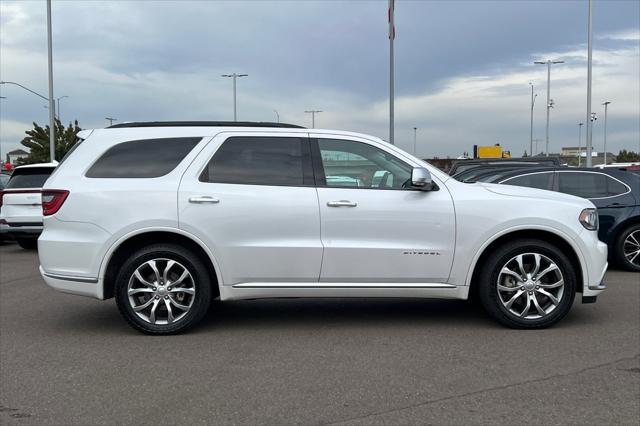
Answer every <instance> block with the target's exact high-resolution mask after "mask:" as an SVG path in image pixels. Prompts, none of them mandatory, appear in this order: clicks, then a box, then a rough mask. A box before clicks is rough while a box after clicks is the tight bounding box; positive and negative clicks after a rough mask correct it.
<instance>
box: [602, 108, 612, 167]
mask: <svg viewBox="0 0 640 426" xmlns="http://www.w3.org/2000/svg"><path fill="white" fill-rule="evenodd" d="M610 103H611V102H609V101H605V102H603V103H602V105H604V165H605V166H606V165H607V109H608V107H609V104H610Z"/></svg>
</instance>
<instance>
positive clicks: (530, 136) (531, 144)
mask: <svg viewBox="0 0 640 426" xmlns="http://www.w3.org/2000/svg"><path fill="white" fill-rule="evenodd" d="M529 85H530V86H531V126H530V130H529V155H532V154H533V105H534V104H535V103H536V98H537V97H538V94H537V93H536V94H535V96H534V94H533V83H532V82H529Z"/></svg>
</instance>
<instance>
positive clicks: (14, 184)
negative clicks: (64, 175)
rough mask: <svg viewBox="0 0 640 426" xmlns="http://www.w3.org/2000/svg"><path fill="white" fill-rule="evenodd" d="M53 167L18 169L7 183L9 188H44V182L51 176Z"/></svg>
mask: <svg viewBox="0 0 640 426" xmlns="http://www.w3.org/2000/svg"><path fill="white" fill-rule="evenodd" d="M51 172H53V168H52V167H27V168H24V169H16V170H14V172H13V174H12V175H11V179H9V183H7V189H9V188H42V186H43V185H44V182H45V181H46V180H47V179H48V178H49V176H51Z"/></svg>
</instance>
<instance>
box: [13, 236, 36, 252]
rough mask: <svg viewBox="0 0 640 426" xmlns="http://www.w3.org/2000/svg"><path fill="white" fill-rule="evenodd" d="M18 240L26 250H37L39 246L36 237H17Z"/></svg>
mask: <svg viewBox="0 0 640 426" xmlns="http://www.w3.org/2000/svg"><path fill="white" fill-rule="evenodd" d="M16 242H17V243H18V245H19V246H20V247H22V248H23V249H25V250H35V249H37V248H38V240H37V239H36V238H16Z"/></svg>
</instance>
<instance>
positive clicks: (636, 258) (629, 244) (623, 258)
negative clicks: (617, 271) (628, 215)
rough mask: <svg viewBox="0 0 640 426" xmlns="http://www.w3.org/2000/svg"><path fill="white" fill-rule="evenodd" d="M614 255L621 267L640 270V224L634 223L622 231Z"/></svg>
mask: <svg viewBox="0 0 640 426" xmlns="http://www.w3.org/2000/svg"><path fill="white" fill-rule="evenodd" d="M614 255H615V258H616V262H617V263H618V265H619V266H620V267H622V268H624V269H626V270H628V271H635V272H639V271H640V225H632V226H630V227H628V228H627V229H625V230H624V231H622V233H621V234H620V236H619V237H618V239H617V240H616V246H615V248H614Z"/></svg>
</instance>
